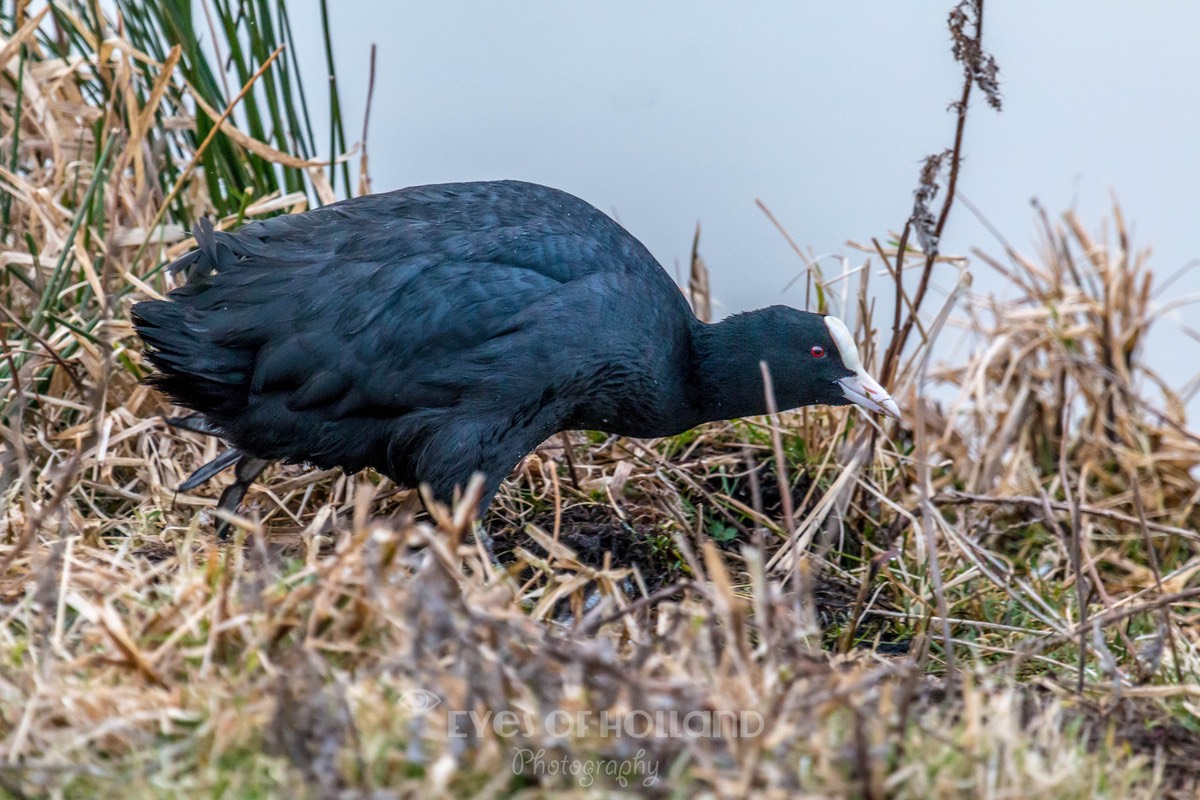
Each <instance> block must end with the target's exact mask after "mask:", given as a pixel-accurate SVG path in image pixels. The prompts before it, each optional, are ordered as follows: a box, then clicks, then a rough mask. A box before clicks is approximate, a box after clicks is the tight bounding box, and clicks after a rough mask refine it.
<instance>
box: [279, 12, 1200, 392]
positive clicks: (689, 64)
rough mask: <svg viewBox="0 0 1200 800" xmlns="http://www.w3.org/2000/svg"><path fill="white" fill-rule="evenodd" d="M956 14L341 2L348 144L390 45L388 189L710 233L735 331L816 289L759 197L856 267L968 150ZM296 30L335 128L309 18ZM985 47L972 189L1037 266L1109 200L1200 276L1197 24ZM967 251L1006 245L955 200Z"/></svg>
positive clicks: (1105, 24)
mask: <svg viewBox="0 0 1200 800" xmlns="http://www.w3.org/2000/svg"><path fill="white" fill-rule="evenodd" d="M950 5H951V4H950V2H948V1H947V2H942V1H938V2H934V1H932V0H921V2H912V3H896V2H882V0H874V1H872V2H857V3H852V4H847V3H835V2H826V3H811V2H808V3H798V2H756V3H738V4H734V3H727V2H701V1H699V0H687V1H686V2H663V1H662V0H659V2H655V3H652V4H650V3H644V2H634V0H619V1H617V2H612V1H608V2H591V1H589V2H569V3H564V2H556V1H555V0H519V1H518V0H500V1H498V2H487V3H484V2H454V1H451V0H439V2H432V1H430V2H407V1H397V0H337V2H336V3H332V4H331V6H332V8H333V15H334V33H335V37H334V43H335V55H336V59H337V67H338V74H339V80H340V84H341V88H342V94H343V102H344V104H345V106H346V113H347V114H348V117H349V121H348V130H347V134H348V136H350V137H351V138H353V139H356V138H357V137H358V133H359V131H360V129H361V114H362V109H363V106H364V101H365V95H366V87H367V74H368V58H369V49H370V45H371V44H372V43H375V44H376V45H377V46H378V64H377V79H376V91H375V100H374V108H373V111H372V119H371V130H370V139H369V144H370V154H371V173H372V176H373V179H374V188H375V189H376V190H377V191H380V190H386V189H393V188H398V187H401V186H406V185H411V184H417V183H432V182H443V181H456V180H478V179H488V178H520V179H524V180H530V181H536V182H539V183H545V184H549V185H552V186H557V187H559V188H562V189H565V190H567V191H570V192H572V193H574V194H577V195H579V196H581V197H583V198H584V199H586V200H588V201H590V202H592V203H594V204H595V205H597V206H598V207H600V208H602V209H603V210H605V211H608V212H610V213H612V214H613V215H614V216H616V217H618V218H619V219H620V221H621V222H622V223H623V224H624V225H625V226H626V227H627V228H628V229H629V230H630V231H631V232H632V233H633V234H634V235H636V236H637V237H638V238H639V239H641V240H642V241H643V242H644V243H645V244H646V245H647V246H648V247H649V248H650V250H651V251H652V252H653V253H654V254H655V255H656V256H657V257H658V259H659V260H660V261H661V262H662V263H663V264H664V266H666V267H667V269H668V270H671V271H674V265H675V264H676V263H677V262H678V263H681V264H685V263H686V260H687V256H688V249H689V247H690V243H691V236H692V231H693V228H694V226H695V224H696V222H697V221H700V222H701V223H702V225H703V238H702V252H703V254H704V256H705V259H706V260H707V261H708V263H709V266H710V268H711V270H712V281H713V289H714V294H715V295H716V297H717V299H718V300H719V301H720V303H721V305H720V310H721V311H723V312H726V313H727V312H730V311H735V310H740V309H745V308H751V307H755V306H761V305H766V304H769V303H774V302H790V303H792V304H795V305H802V304H803V294H802V292H801V291H799V290H797V289H793V290H791V291H790V292H788V293H787V294H782V293H781V292H782V289H783V286H784V285H785V284H786V283H787V282H788V280H789V279H791V278H792V277H793V276H795V275H796V274H797V272H798V271H799V270H800V268H801V264H800V263H799V260H798V259H797V258H796V256H795V255H794V254H793V253H792V252H791V250H790V248H789V247H788V245H787V244H786V243H785V242H784V240H783V239H782V237H780V236H779V235H778V234H777V233H776V232H775V231H774V230H773V228H772V227H771V225H770V223H769V222H768V221H767V219H766V218H765V217H764V216H763V214H762V213H761V212H760V211H759V210H758V209H757V208H756V207H755V204H754V201H755V198H761V199H762V200H763V201H764V202H765V203H766V204H767V205H768V206H769V207H770V208H771V209H772V211H773V212H774V213H775V215H776V216H777V217H778V218H779V220H780V221H781V222H782V223H783V224H784V226H786V227H787V229H788V230H789V231H790V233H791V234H792V236H793V237H794V238H795V239H796V241H797V242H798V243H799V244H800V245H801V246H803V247H805V248H808V247H811V248H812V249H813V250H814V251H815V252H816V253H818V254H826V253H846V254H848V255H852V256H853V257H854V258H858V256H857V254H853V253H852V252H851V251H849V250H848V248H846V246H845V243H846V241H847V240H848V239H856V240H860V241H869V239H870V237H871V236H877V237H883V236H886V235H887V233H888V231H889V230H898V229H899V228H900V227H901V226H902V225H903V223H904V220H905V218H906V217H907V215H908V213H909V212H910V210H911V207H912V190H913V188H914V187H915V185H916V178H917V172H918V168H919V165H920V162H921V160H922V159H923V157H924V156H925V155H927V154H930V153H933V152H936V151H938V150H940V149H942V148H944V147H947V146H948V145H949V144H950V142H951V137H952V133H953V125H954V118H953V116H952V115H951V114H950V113H948V112H947V111H946V108H947V106H948V105H949V103H950V102H951V101H952V100H953V99H954V98H955V97H956V96H957V94H958V92H959V90H960V87H961V78H960V70H959V67H958V65H957V64H956V63H954V61H953V60H952V58H951V55H950V52H949V35H948V33H947V31H946V25H945V19H946V14H947V12H948V10H949V8H950ZM292 14H293V24H294V27H295V33H296V36H297V38H298V39H299V44H300V46H301V47H302V48H303V54H304V55H305V57H306V61H307V62H308V66H309V68H310V69H309V71H308V72H306V79H307V84H308V87H309V89H310V95H311V96H312V98H313V99H314V100H317V102H316V103H315V104H314V107H313V111H314V113H315V115H316V118H318V119H321V118H323V115H324V103H323V102H322V101H321V100H320V99H319V98H318V93H317V92H316V91H314V88H315V87H317V86H319V82H320V80H321V79H322V78H323V77H324V64H323V54H322V50H321V44H320V34H319V17H318V13H317V2H316V0H311V3H295V4H294V5H293V7H292ZM984 38H985V44H986V46H987V48H988V49H989V50H990V51H991V52H992V53H993V54H994V55H995V57H996V59H997V61H998V62H999V64H1000V67H1001V75H1000V77H1001V81H1002V90H1003V94H1004V100H1005V109H1004V111H1003V112H1002V113H1000V114H996V113H994V112H993V111H991V110H990V109H989V108H987V107H986V106H985V105H984V104H983V102H982V99H981V98H980V99H978V100H977V101H976V103H975V107H974V108H973V110H972V113H971V116H970V119H969V122H968V128H967V135H966V148H965V152H966V162H965V164H964V166H963V170H962V173H961V179H960V189H961V191H962V193H963V194H964V195H965V196H966V197H968V198H969V199H970V200H971V201H973V202H974V203H975V204H976V205H977V206H979V207H980V209H982V211H983V212H984V213H985V214H986V215H987V216H988V218H989V219H990V220H991V222H992V223H993V224H994V225H995V226H996V227H997V228H999V229H1000V230H1001V231H1002V232H1003V233H1004V235H1005V236H1006V238H1007V239H1008V240H1009V241H1010V242H1011V243H1012V244H1013V245H1014V246H1016V247H1017V248H1018V249H1021V250H1025V251H1032V250H1033V249H1034V247H1033V245H1034V241H1035V239H1034V224H1033V214H1032V212H1031V209H1030V205H1029V200H1030V198H1031V197H1033V196H1037V197H1038V198H1040V200H1041V201H1042V203H1043V204H1044V205H1045V206H1046V207H1047V209H1048V210H1050V211H1051V212H1052V213H1057V212H1060V211H1062V210H1064V209H1065V208H1067V207H1069V206H1074V207H1075V208H1076V209H1077V210H1078V211H1079V213H1080V214H1081V216H1082V218H1083V220H1084V222H1085V224H1086V225H1087V226H1089V228H1095V227H1096V226H1098V224H1099V222H1100V219H1101V216H1102V215H1103V214H1105V213H1107V211H1108V209H1109V206H1110V191H1112V192H1114V193H1115V194H1116V196H1117V197H1118V198H1119V200H1120V202H1121V204H1122V207H1123V210H1124V213H1125V216H1126V218H1127V219H1128V220H1130V221H1131V222H1132V224H1133V228H1134V231H1135V241H1136V242H1137V243H1140V244H1142V245H1152V246H1153V248H1154V252H1155V258H1154V264H1155V265H1156V271H1157V272H1158V273H1159V274H1160V275H1167V274H1170V273H1173V272H1174V271H1176V270H1177V269H1179V268H1180V267H1182V266H1183V265H1185V264H1186V263H1188V262H1189V261H1191V260H1193V259H1197V258H1200V232H1198V230H1197V228H1198V225H1197V223H1198V222H1200V4H1196V3H1191V2H1184V1H1183V0H1173V1H1172V0H1159V1H1158V2H1154V1H1153V0H1139V2H1112V1H1110V2H1103V1H1100V2H1098V1H1097V0H1090V1H1088V2H1084V0H1076V1H1075V2H1046V1H1045V0H1041V1H1036V0H1003V2H1000V1H999V0H990V2H989V3H987V5H986V19H985V34H984ZM976 97H977V98H978V94H977V95H976ZM972 246H979V247H982V248H984V249H986V250H989V251H991V252H997V251H998V249H999V248H998V246H997V245H996V244H995V243H994V241H993V239H992V238H991V237H990V236H989V235H988V234H986V233H985V232H984V230H983V229H982V227H981V226H980V225H979V224H978V223H977V222H976V221H975V220H974V219H972V217H971V215H970V214H969V213H968V211H967V209H966V207H965V206H962V205H960V206H958V207H957V208H956V210H955V212H954V214H953V215H952V217H951V222H950V225H949V228H948V230H947V235H946V237H945V239H944V244H943V250H944V251H946V252H955V251H957V252H965V251H967V250H968V249H969V248H970V247H972ZM979 277H980V278H983V279H984V280H983V281H982V284H983V285H984V286H985V287H991V286H992V283H990V282H989V279H990V276H987V275H986V274H985V273H984V271H983V270H982V269H981V270H979ZM980 283H981V282H977V284H976V285H977V287H978V286H979V285H980ZM996 288H998V289H1002V288H1003V287H999V286H997V287H996ZM1188 291H1193V292H1194V291H1200V267H1197V268H1195V269H1192V270H1191V272H1190V274H1188V275H1186V276H1185V277H1184V279H1183V280H1182V281H1180V282H1179V283H1178V284H1177V285H1176V290H1175V292H1174V293H1175V294H1181V293H1184V292H1188ZM1194 316H1195V314H1193V317H1194ZM1164 327H1165V326H1164ZM1170 341H1171V346H1170V347H1167V346H1162V347H1160V348H1159V351H1158V352H1156V353H1155V354H1154V361H1155V362H1156V363H1157V364H1158V365H1160V366H1162V367H1163V368H1165V369H1167V370H1169V371H1170V372H1171V373H1172V374H1173V376H1174V377H1176V378H1178V381H1177V382H1178V383H1182V382H1183V381H1184V380H1187V379H1188V378H1190V377H1191V376H1192V374H1194V372H1195V371H1196V370H1197V369H1200V343H1197V342H1195V341H1194V340H1192V339H1188V338H1185V337H1183V336H1182V335H1179V334H1175V335H1173V336H1171V337H1170Z"/></svg>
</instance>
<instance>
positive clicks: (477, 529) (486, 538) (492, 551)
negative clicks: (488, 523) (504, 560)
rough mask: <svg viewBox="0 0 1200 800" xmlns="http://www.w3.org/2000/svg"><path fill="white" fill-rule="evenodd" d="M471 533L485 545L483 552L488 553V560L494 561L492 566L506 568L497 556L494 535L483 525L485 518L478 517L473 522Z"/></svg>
mask: <svg viewBox="0 0 1200 800" xmlns="http://www.w3.org/2000/svg"><path fill="white" fill-rule="evenodd" d="M471 533H472V534H474V536H475V541H477V542H479V544H481V545H483V552H485V553H487V557H488V561H491V562H492V566H493V567H495V568H496V569H500V570H502V569H504V566H503V565H502V564H501V563H500V559H498V558H496V545H495V543H494V542H493V541H492V535H491V534H490V533H488V532H487V528H485V527H484V526H483V520H480V519H477V520H475V522H474V523H472V525H471Z"/></svg>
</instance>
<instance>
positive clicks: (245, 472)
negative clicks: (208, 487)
mask: <svg viewBox="0 0 1200 800" xmlns="http://www.w3.org/2000/svg"><path fill="white" fill-rule="evenodd" d="M234 452H236V451H234ZM270 463H271V462H270V461H268V460H266V459H263V458H254V457H253V456H249V455H245V454H243V455H242V457H241V458H240V459H239V460H238V463H237V468H236V469H235V470H234V475H235V477H236V478H237V479H236V480H235V481H234V482H233V483H231V484H229V486H226V487H225V491H223V492H221V499H220V500H218V501H217V512H218V518H217V538H218V539H226V538H228V537H229V521H228V520H227V519H225V518H222V517H221V516H220V512H222V511H224V512H225V513H226V514H236V513H237V510H238V506H239V505H241V503H242V498H243V497H245V496H246V491H247V490H248V489H249V488H250V485H251V484H252V483H254V481H255V479H256V478H257V477H258V476H259V475H261V474H262V471H263V470H264V469H266V468H267V466H268V465H270Z"/></svg>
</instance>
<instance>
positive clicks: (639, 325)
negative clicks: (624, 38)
mask: <svg viewBox="0 0 1200 800" xmlns="http://www.w3.org/2000/svg"><path fill="white" fill-rule="evenodd" d="M195 235H196V244H197V249H196V250H193V251H192V252H190V253H188V254H187V255H185V256H183V257H182V258H180V259H179V260H177V261H175V262H174V263H173V264H172V265H171V267H170V268H171V269H172V270H173V271H176V272H182V273H183V274H184V275H185V276H186V280H185V282H184V284H183V285H182V286H181V287H180V288H177V289H175V290H174V291H172V292H171V293H170V295H169V297H170V299H169V300H166V301H149V302H142V303H138V304H137V305H135V306H134V307H133V319H134V323H135V325H136V327H137V332H138V335H139V336H141V338H142V339H143V341H145V343H146V344H147V345H148V346H149V350H148V356H149V359H150V361H151V362H152V363H153V364H154V366H155V367H157V369H158V371H157V372H156V373H155V374H154V375H153V376H151V378H150V382H151V383H152V384H153V385H155V386H157V387H158V388H160V389H161V390H162V391H163V392H165V393H166V394H167V395H168V396H169V397H170V398H171V399H172V400H174V401H175V402H176V403H177V404H179V405H181V406H183V407H185V408H189V409H192V410H193V411H194V412H195V413H193V414H190V415H189V416H187V417H183V418H181V419H178V420H174V422H175V423H176V424H179V425H181V426H183V427H186V428H190V429H192V430H198V431H202V432H204V433H208V434H212V435H216V436H220V437H221V438H223V439H224V440H226V441H227V442H228V443H229V444H230V445H231V446H232V448H233V449H231V450H229V451H228V452H226V453H225V454H224V455H222V456H220V457H219V458H217V459H216V460H215V461H213V462H210V463H209V464H206V465H205V466H203V467H201V468H200V469H199V470H197V471H196V472H195V473H194V474H193V475H192V476H191V477H190V478H189V479H188V480H187V481H186V482H185V483H184V484H183V485H182V486H181V487H180V489H181V490H183V491H187V490H189V489H191V488H194V487H195V486H197V485H199V484H200V483H202V482H203V481H205V480H207V479H209V478H211V477H212V476H213V475H215V474H217V473H218V472H220V471H221V470H223V469H225V468H227V467H229V466H234V465H236V474H237V480H236V482H235V483H234V484H233V485H232V486H230V487H229V488H228V489H227V490H226V492H225V493H224V494H223V495H222V497H221V501H220V503H219V508H221V509H223V510H225V511H230V512H232V511H235V510H236V509H237V506H238V504H239V503H240V502H241V499H242V497H243V496H244V495H245V492H246V489H247V488H248V487H249V485H250V484H251V482H253V481H254V479H255V478H256V477H257V476H258V475H259V473H260V472H261V471H262V470H263V468H264V467H266V466H267V465H268V464H269V463H270V462H272V461H285V462H293V463H298V462H304V463H311V464H315V465H316V466H318V467H321V468H332V467H340V468H342V469H343V470H345V471H346V472H347V473H353V472H357V471H359V470H361V469H363V468H365V467H371V468H372V469H375V470H377V471H379V472H381V473H383V474H384V475H387V476H388V477H390V478H392V479H393V480H394V481H396V482H397V483H398V484H401V485H404V486H417V485H419V484H420V483H428V484H429V486H430V488H431V490H432V494H433V496H434V497H435V498H437V499H439V500H442V501H450V500H451V499H452V498H453V495H454V491H455V489H456V488H457V487H463V486H465V485H466V483H467V481H468V479H469V478H470V477H471V475H472V473H474V472H476V471H478V472H481V473H483V475H484V477H485V484H484V491H483V496H482V500H481V502H480V509H481V511H482V510H484V509H486V508H487V506H488V504H489V502H490V501H491V499H492V496H493V495H494V494H495V492H496V489H497V487H498V486H499V484H500V481H501V480H502V479H503V478H504V477H505V476H506V475H507V474H508V473H509V472H510V471H511V470H512V468H513V467H514V466H515V465H516V464H517V463H518V462H519V461H520V459H521V458H522V457H523V456H525V455H526V454H527V453H529V452H530V451H532V450H533V449H534V448H535V447H536V446H537V445H538V444H540V443H541V442H542V441H544V440H545V439H546V438H547V437H549V436H551V435H552V434H554V433H556V432H558V431H562V430H570V429H588V430H599V431H607V432H609V433H615V434H621V435H625V436H634V437H647V438H648V437H657V436H669V435H671V434H676V433H680V432H682V431H685V430H687V429H689V428H692V427H694V426H696V425H699V424H700V423H702V422H708V421H711V420H720V419H730V418H733V417H742V416H749V415H754V414H762V413H765V412H766V410H767V407H766V402H765V400H764V391H763V380H762V373H761V369H760V366H759V362H760V360H765V361H766V362H767V364H768V365H769V367H770V372H771V375H772V381H773V384H774V390H775V397H776V401H777V403H778V406H779V408H780V409H790V408H796V407H798V406H806V405H813V404H818V403H823V404H826V405H846V404H849V403H857V404H858V405H860V406H862V407H864V408H866V409H868V410H871V411H877V412H881V413H884V414H887V415H889V416H893V417H898V416H899V409H898V408H897V407H896V404H895V403H894V402H893V400H892V399H891V397H889V396H888V394H887V392H886V391H884V389H883V387H881V386H880V385H879V384H878V383H877V382H876V381H875V380H874V379H872V378H871V377H870V376H869V375H868V374H867V373H866V371H865V370H864V369H863V366H862V362H861V360H860V358H859V354H858V349H857V347H856V346H855V343H854V341H853V339H852V337H851V335H850V332H849V331H848V330H847V328H846V326H845V325H844V324H843V323H842V322H841V321H840V320H838V319H837V318H835V317H828V316H822V315H819V314H813V313H808V312H804V311H798V310H796V309H793V308H788V307H786V306H772V307H770V308H764V309H761V310H759V311H753V312H750V313H746V314H738V315H736V316H733V317H730V318H728V319H726V320H725V321H723V322H719V323H716V324H711V325H710V324H705V323H702V322H700V321H699V320H697V319H696V317H695V316H694V315H693V314H692V312H691V310H690V309H689V308H688V304H687V303H686V302H685V300H684V297H683V294H682V293H681V292H680V291H679V289H678V287H676V285H675V284H674V282H673V281H672V280H671V278H670V276H668V275H667V273H666V272H665V271H664V270H663V269H662V267H660V266H659V265H658V263H657V262H656V261H655V260H654V258H653V257H652V256H651V255H650V253H649V252H648V251H647V250H646V248H645V247H643V246H642V244H641V243H640V242H638V240H637V239H635V238H633V236H631V235H630V234H629V233H628V232H627V231H625V230H624V229H623V228H622V227H621V226H620V225H618V224H617V223H616V222H614V221H613V220H612V219H610V218H609V217H608V216H606V215H605V214H603V213H601V212H600V211H598V210H597V209H595V208H593V207H592V206H591V205H589V204H587V203H585V202H584V201H582V200H580V199H579V198H576V197H573V196H571V195H569V194H567V193H565V192H562V191H558V190H556V189H551V188H548V187H545V186H538V185H536V184H531V183H522V182H518V181H497V182H480V183H452V184H442V185H433V186H418V187H413V188H409V189H401V190H399V191H395V192H389V193H386V194H377V195H370V196H366V197H359V198H355V199H352V200H345V201H343V202H339V203H334V204H332V205H328V206H325V207H323V208H318V209H314V210H312V211H308V212H305V213H302V214H294V215H290V216H281V217H275V218H272V219H268V220H263V221H257V222H251V223H248V224H246V225H245V226H243V227H241V228H240V229H238V230H237V231H235V232H223V231H222V232H216V231H214V230H213V228H212V226H211V224H207V223H205V222H202V223H201V224H200V225H198V226H197V229H196V231H195ZM222 527H223V526H222Z"/></svg>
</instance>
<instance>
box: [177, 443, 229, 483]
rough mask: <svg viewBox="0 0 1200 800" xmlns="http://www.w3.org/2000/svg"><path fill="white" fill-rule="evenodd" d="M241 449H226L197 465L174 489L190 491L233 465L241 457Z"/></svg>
mask: <svg viewBox="0 0 1200 800" xmlns="http://www.w3.org/2000/svg"><path fill="white" fill-rule="evenodd" d="M242 457H243V456H242V451H241V450H226V451H225V452H224V453H221V455H219V456H217V457H216V458H214V459H213V460H212V461H210V462H208V463H207V464H204V465H203V466H201V467H199V468H198V469H197V470H196V471H195V472H193V473H192V474H191V475H189V476H188V479H187V480H186V481H184V482H183V483H181V484H179V487H178V489H176V491H179V492H190V491H191V490H192V489H195V488H196V487H197V486H199V485H200V484H202V483H205V482H206V481H208V480H211V479H212V478H214V477H216V475H217V473H219V472H221V471H222V470H224V469H226V468H228V467H231V466H233V464H234V462H236V461H237V460H238V459H240V458H242Z"/></svg>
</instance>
